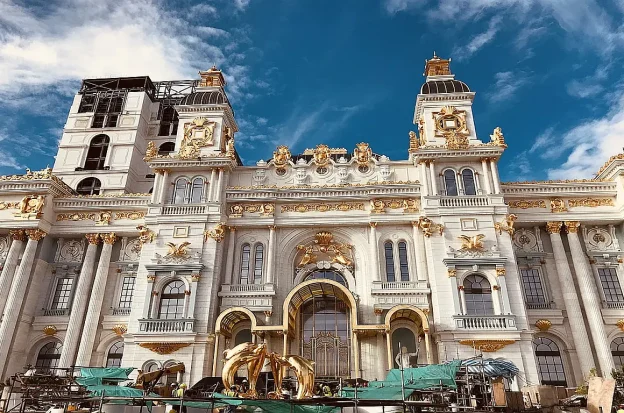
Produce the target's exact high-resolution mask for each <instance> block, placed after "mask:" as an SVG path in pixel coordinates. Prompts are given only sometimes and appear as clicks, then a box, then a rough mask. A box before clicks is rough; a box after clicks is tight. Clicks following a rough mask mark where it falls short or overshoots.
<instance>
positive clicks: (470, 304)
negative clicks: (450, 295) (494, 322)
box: [463, 275, 494, 315]
mask: <svg viewBox="0 0 624 413" xmlns="http://www.w3.org/2000/svg"><path fill="white" fill-rule="evenodd" d="M463 285H464V296H465V298H466V314H468V315H492V314H494V304H493V301H492V289H491V288H490V282H489V281H488V280H487V279H486V278H485V277H482V276H480V275H469V276H468V277H466V278H464V284H463Z"/></svg>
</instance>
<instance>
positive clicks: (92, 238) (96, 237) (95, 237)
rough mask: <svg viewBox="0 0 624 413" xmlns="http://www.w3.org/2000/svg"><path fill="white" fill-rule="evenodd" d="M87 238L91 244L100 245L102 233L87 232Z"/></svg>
mask: <svg viewBox="0 0 624 413" xmlns="http://www.w3.org/2000/svg"><path fill="white" fill-rule="evenodd" d="M85 238H86V239H87V240H88V241H89V244H92V245H98V244H99V243H100V234H85Z"/></svg>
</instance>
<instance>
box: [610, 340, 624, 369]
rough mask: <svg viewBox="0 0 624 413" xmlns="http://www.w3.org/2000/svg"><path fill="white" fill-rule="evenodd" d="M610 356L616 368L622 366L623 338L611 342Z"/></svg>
mask: <svg viewBox="0 0 624 413" xmlns="http://www.w3.org/2000/svg"><path fill="white" fill-rule="evenodd" d="M611 355H612V356H613V362H614V363H615V367H616V368H618V369H619V368H620V367H622V366H624V337H617V338H616V339H614V340H613V341H612V342H611Z"/></svg>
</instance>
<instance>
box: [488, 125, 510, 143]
mask: <svg viewBox="0 0 624 413" xmlns="http://www.w3.org/2000/svg"><path fill="white" fill-rule="evenodd" d="M490 139H491V142H492V144H494V145H496V146H500V147H503V148H506V147H507V145H506V144H505V136H503V130H502V129H501V128H500V127H498V126H497V127H496V128H494V132H493V133H492V134H491V135H490Z"/></svg>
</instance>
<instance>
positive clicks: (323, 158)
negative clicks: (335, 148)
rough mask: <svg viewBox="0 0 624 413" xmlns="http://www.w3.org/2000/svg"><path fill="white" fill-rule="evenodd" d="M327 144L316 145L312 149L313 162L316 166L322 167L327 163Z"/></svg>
mask: <svg viewBox="0 0 624 413" xmlns="http://www.w3.org/2000/svg"><path fill="white" fill-rule="evenodd" d="M329 155H330V151H329V146H327V145H323V144H320V145H316V148H315V149H314V163H315V164H316V166H320V167H324V166H327V165H329Z"/></svg>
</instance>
